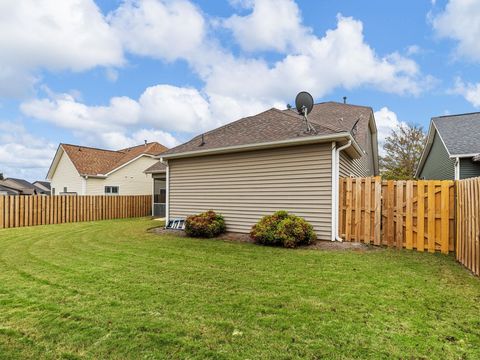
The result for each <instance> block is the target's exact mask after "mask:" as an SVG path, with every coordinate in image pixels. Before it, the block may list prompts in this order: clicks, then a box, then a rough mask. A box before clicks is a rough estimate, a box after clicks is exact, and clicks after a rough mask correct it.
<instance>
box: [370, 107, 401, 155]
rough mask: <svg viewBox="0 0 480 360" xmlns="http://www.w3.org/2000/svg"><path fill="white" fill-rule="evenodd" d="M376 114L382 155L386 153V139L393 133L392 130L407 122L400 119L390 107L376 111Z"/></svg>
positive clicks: (379, 146) (379, 147)
mask: <svg viewBox="0 0 480 360" xmlns="http://www.w3.org/2000/svg"><path fill="white" fill-rule="evenodd" d="M374 116H375V122H376V124H377V138H378V150H379V152H380V155H385V154H384V150H383V145H384V144H385V139H386V138H387V136H389V135H390V134H391V133H392V130H396V129H398V127H399V126H400V125H401V124H406V123H405V122H403V121H400V120H398V117H397V114H396V113H394V112H393V111H391V110H390V109H389V108H388V107H383V108H381V109H380V110H378V111H375V113H374Z"/></svg>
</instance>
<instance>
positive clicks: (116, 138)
mask: <svg viewBox="0 0 480 360" xmlns="http://www.w3.org/2000/svg"><path fill="white" fill-rule="evenodd" d="M98 138H99V139H100V141H101V143H102V144H103V146H105V147H106V148H108V149H121V148H125V147H130V146H135V145H139V144H142V143H143V142H144V141H145V140H147V141H148V142H152V141H156V142H159V143H160V144H162V145H164V146H166V147H168V148H171V147H174V146H176V145H178V144H179V141H178V140H177V139H175V138H174V137H173V136H172V134H170V133H167V132H164V131H161V130H155V129H141V130H138V131H136V132H134V133H132V134H131V135H128V134H126V133H125V132H120V131H118V132H105V133H101V134H99V135H98V137H97V138H94V139H93V140H94V141H96V142H97V143H98Z"/></svg>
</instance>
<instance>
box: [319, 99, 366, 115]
mask: <svg viewBox="0 0 480 360" xmlns="http://www.w3.org/2000/svg"><path fill="white" fill-rule="evenodd" d="M322 104H338V105H345V106H355V107H361V108H365V109H370V110H372V112H373V109H372V107H371V106H365V105H357V104H349V103H343V102H339V101H323V102H319V103H315V104H313V105H322Z"/></svg>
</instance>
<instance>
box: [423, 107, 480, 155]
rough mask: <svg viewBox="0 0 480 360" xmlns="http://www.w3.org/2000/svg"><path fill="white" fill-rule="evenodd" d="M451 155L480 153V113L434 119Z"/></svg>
mask: <svg viewBox="0 0 480 360" xmlns="http://www.w3.org/2000/svg"><path fill="white" fill-rule="evenodd" d="M432 121H433V122H434V124H435V127H436V128H437V131H438V132H439V134H440V136H441V138H442V140H443V142H444V143H445V146H446V147H447V150H448V152H449V153H450V155H462V154H479V153H480V113H471V114H461V115H451V116H439V117H435V118H433V119H432Z"/></svg>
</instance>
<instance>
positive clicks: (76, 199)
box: [0, 195, 152, 229]
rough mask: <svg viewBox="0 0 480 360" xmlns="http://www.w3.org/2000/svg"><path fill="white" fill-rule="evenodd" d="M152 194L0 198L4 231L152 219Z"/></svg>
mask: <svg viewBox="0 0 480 360" xmlns="http://www.w3.org/2000/svg"><path fill="white" fill-rule="evenodd" d="M151 213H152V197H151V196H150V195H132V196H127V195H121V196H105V195H96V196H93V195H92V196H89V195H79V196H76V195H75V196H72V195H59V196H44V195H30V196H22V195H15V196H4V195H1V196H0V229H2V228H13V227H22V226H36V225H48V224H62V223H70V222H81V221H95V220H107V219H121V218H132V217H141V216H149V215H151Z"/></svg>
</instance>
